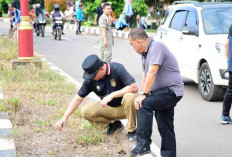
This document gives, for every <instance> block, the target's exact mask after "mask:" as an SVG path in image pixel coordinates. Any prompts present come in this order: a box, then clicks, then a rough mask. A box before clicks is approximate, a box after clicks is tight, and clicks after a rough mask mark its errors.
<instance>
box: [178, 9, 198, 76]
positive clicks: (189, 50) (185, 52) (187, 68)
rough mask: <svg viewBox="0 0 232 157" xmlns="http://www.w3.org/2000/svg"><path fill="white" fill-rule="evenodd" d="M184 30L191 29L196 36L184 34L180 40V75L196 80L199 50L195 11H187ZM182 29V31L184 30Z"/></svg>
mask: <svg viewBox="0 0 232 157" xmlns="http://www.w3.org/2000/svg"><path fill="white" fill-rule="evenodd" d="M184 27H185V28H187V27H188V28H190V27H191V28H192V29H194V30H196V32H198V34H191V35H190V34H184V33H182V35H181V36H182V37H181V40H180V47H181V51H180V53H181V54H180V56H181V58H182V65H181V66H182V68H181V69H182V75H183V76H185V77H187V78H190V79H192V80H196V78H197V63H198V61H197V55H198V53H199V50H200V48H201V47H200V41H199V28H198V16H197V11H196V10H194V9H191V10H189V11H188V14H187V18H186V21H185V26H184ZM185 28H183V29H185Z"/></svg>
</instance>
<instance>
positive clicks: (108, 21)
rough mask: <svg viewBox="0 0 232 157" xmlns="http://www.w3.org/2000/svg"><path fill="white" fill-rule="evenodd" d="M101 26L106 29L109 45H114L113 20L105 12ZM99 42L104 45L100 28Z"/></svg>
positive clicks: (101, 19)
mask: <svg viewBox="0 0 232 157" xmlns="http://www.w3.org/2000/svg"><path fill="white" fill-rule="evenodd" d="M99 27H100V28H105V29H106V40H107V42H108V46H113V45H114V38H113V31H112V21H111V19H110V17H108V16H107V15H106V14H105V13H103V14H102V16H101V17H100V19H99ZM99 43H100V46H104V43H103V36H102V31H101V29H100V34H99Z"/></svg>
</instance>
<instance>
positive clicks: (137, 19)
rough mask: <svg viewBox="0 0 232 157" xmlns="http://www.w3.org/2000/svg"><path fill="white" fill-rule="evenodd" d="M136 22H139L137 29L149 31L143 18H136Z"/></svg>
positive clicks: (138, 16)
mask: <svg viewBox="0 0 232 157" xmlns="http://www.w3.org/2000/svg"><path fill="white" fill-rule="evenodd" d="M136 21H137V28H142V29H144V30H145V29H147V24H146V22H145V21H144V20H143V19H142V18H141V16H140V15H137V16H136Z"/></svg>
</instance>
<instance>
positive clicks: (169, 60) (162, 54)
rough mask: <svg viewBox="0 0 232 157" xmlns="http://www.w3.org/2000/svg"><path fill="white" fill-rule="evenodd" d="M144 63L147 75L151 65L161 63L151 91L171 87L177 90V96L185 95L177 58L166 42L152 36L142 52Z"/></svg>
mask: <svg viewBox="0 0 232 157" xmlns="http://www.w3.org/2000/svg"><path fill="white" fill-rule="evenodd" d="M142 63H143V71H144V74H145V77H146V75H147V72H148V69H149V67H150V66H152V65H159V70H158V73H157V75H156V79H155V83H154V84H153V86H152V90H151V92H154V91H156V90H159V89H162V88H169V89H170V90H172V91H173V92H175V94H176V96H183V94H184V83H183V80H182V78H181V76H180V70H179V66H178V63H177V60H176V58H175V57H174V55H173V54H172V53H171V52H170V51H169V50H168V48H167V47H166V46H165V45H164V44H162V43H160V42H157V41H154V39H153V38H150V39H149V43H148V45H147V48H146V51H145V52H144V54H142Z"/></svg>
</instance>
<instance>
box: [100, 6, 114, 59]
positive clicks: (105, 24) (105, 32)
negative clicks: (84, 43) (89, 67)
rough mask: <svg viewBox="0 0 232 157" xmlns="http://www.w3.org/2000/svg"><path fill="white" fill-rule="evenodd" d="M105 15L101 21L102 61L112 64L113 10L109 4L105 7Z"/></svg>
mask: <svg viewBox="0 0 232 157" xmlns="http://www.w3.org/2000/svg"><path fill="white" fill-rule="evenodd" d="M103 12H104V13H103V14H102V16H101V17H100V19H99V27H100V34H99V44H100V49H101V59H102V60H103V61H105V62H111V60H112V47H113V45H114V38H113V31H112V21H111V18H110V15H111V12H112V9H111V5H110V4H109V3H105V4H104V6H103Z"/></svg>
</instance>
